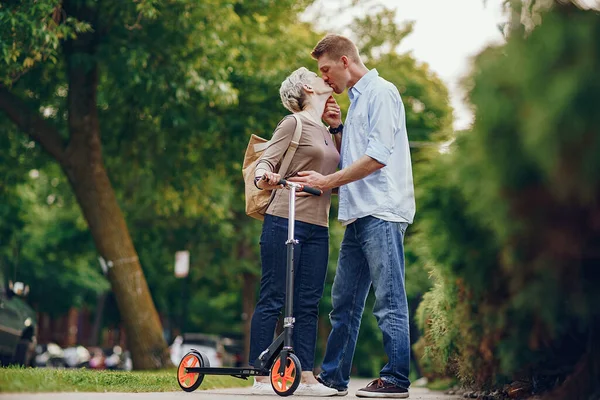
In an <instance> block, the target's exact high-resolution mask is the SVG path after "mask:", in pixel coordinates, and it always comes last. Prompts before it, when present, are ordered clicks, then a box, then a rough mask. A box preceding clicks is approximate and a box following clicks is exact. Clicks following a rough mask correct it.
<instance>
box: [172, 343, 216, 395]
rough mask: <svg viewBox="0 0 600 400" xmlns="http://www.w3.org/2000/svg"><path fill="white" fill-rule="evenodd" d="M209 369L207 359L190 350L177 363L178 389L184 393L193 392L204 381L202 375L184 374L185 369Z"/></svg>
mask: <svg viewBox="0 0 600 400" xmlns="http://www.w3.org/2000/svg"><path fill="white" fill-rule="evenodd" d="M196 367H210V365H209V362H208V358H207V357H204V356H203V355H202V354H201V353H200V352H199V351H197V350H192V351H190V352H189V353H187V354H186V355H185V356H183V358H182V359H181V361H180V362H179V367H178V368H177V383H179V387H180V388H181V389H183V390H184V391H186V392H193V391H194V390H196V389H198V387H200V385H201V384H202V381H203V380H204V374H198V373H194V372H186V370H185V369H186V368H196Z"/></svg>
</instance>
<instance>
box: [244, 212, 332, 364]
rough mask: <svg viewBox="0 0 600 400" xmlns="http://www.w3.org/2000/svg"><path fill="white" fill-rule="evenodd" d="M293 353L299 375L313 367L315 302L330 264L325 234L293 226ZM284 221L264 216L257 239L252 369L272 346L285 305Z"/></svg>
mask: <svg viewBox="0 0 600 400" xmlns="http://www.w3.org/2000/svg"><path fill="white" fill-rule="evenodd" d="M294 230H295V236H296V237H295V239H297V240H298V242H299V243H298V244H297V245H295V246H294V318H295V319H296V322H295V324H294V332H293V336H292V341H293V347H294V352H295V354H296V355H297V356H298V359H299V360H300V365H301V366H302V370H303V371H311V370H312V369H313V367H314V358H315V347H316V343H317V321H318V317H319V301H320V300H321V297H322V296H323V288H324V286H325V276H326V274H327V263H328V260H329V229H328V228H326V227H324V226H319V225H313V224H308V223H305V222H300V221H296V222H295V227H294ZM287 235H288V220H287V218H281V217H276V216H273V215H269V214H267V215H265V220H264V222H263V230H262V235H261V237H260V257H261V261H262V277H261V280H260V294H259V299H258V303H257V305H256V309H255V310H254V314H253V315H252V324H251V328H250V360H249V361H250V365H254V361H256V359H257V358H258V356H259V355H260V353H262V352H263V351H264V350H265V349H266V348H267V347H269V345H270V344H271V342H272V341H273V336H274V332H275V325H276V324H277V319H278V318H279V314H280V313H281V312H282V308H283V306H284V304H285V274H286V264H287V249H286V244H285V242H286V241H287Z"/></svg>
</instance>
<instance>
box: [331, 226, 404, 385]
mask: <svg viewBox="0 0 600 400" xmlns="http://www.w3.org/2000/svg"><path fill="white" fill-rule="evenodd" d="M407 226H408V224H407V223H404V222H388V221H383V220H381V219H378V218H374V217H370V216H368V217H364V218H359V219H358V220H356V221H355V222H353V223H352V224H350V225H348V226H347V227H346V232H345V233H344V239H343V241H342V247H341V249H340V259H339V261H338V267H337V271H336V274H335V279H334V282H333V288H332V290H331V298H332V299H331V300H332V304H333V311H331V314H330V315H329V318H330V320H331V325H332V330H331V333H330V334H329V339H328V340H327V349H326V351H325V358H324V360H323V365H322V372H321V374H320V378H321V379H322V380H323V381H324V382H325V383H326V384H327V385H328V386H331V387H334V388H336V389H345V388H347V387H348V383H349V382H350V369H351V367H352V359H353V357H354V350H355V349H356V340H357V338H358V331H359V328H360V321H361V317H362V314H363V311H364V308H365V301H366V299H367V295H368V293H369V288H370V287H371V283H373V288H374V290H375V307H374V308H373V314H374V315H375V318H376V319H377V324H378V325H379V329H381V332H382V333H383V346H384V349H385V352H386V354H387V356H388V363H387V364H386V365H385V366H384V367H383V369H382V370H381V372H380V377H381V379H383V380H385V381H387V382H390V383H393V384H395V385H397V386H401V387H404V388H408V387H409V386H410V381H409V380H408V370H409V364H410V337H409V328H408V304H407V301H406V291H405V289H404V246H403V241H404V233H405V231H406V228H407Z"/></svg>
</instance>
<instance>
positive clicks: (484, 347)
mask: <svg viewBox="0 0 600 400" xmlns="http://www.w3.org/2000/svg"><path fill="white" fill-rule="evenodd" d="M541 18H542V23H541V25H540V26H538V27H537V28H535V29H534V30H533V31H532V32H531V33H530V34H529V35H528V36H526V37H520V36H516V35H513V36H511V37H510V38H509V40H508V43H507V44H506V45H505V46H503V47H499V48H490V49H488V50H486V51H484V52H483V53H482V54H481V55H480V56H479V57H478V59H477V61H476V64H475V67H476V69H475V72H474V74H473V76H472V78H471V80H470V82H469V85H470V86H471V93H470V98H471V101H472V103H473V104H474V105H475V108H476V119H475V124H474V126H473V128H472V131H471V132H467V133H465V134H463V135H461V136H460V137H459V138H458V140H457V143H456V145H455V147H454V148H453V150H452V152H451V154H450V155H447V156H443V157H440V158H439V159H438V160H437V161H436V163H435V164H434V165H433V166H432V168H431V171H430V174H429V178H430V179H429V180H428V183H427V184H425V185H424V186H423V187H422V190H423V194H422V197H421V199H422V200H421V204H420V206H421V207H420V210H421V211H420V218H421V219H422V220H423V223H422V224H421V225H420V226H421V229H422V233H423V235H424V236H423V239H422V240H423V241H424V240H425V238H426V241H427V242H426V248H427V251H426V257H427V259H428V260H429V262H430V264H431V265H432V266H433V267H434V269H435V270H436V277H437V281H438V284H437V285H436V286H435V288H434V289H433V291H432V292H431V293H429V294H428V295H427V296H426V298H425V301H424V303H423V304H422V306H421V309H420V314H421V317H420V318H421V325H422V326H423V328H424V329H425V332H426V340H427V341H428V345H429V346H430V347H429V350H428V351H429V354H433V355H434V356H437V357H438V362H440V363H441V364H442V365H444V364H445V363H446V362H448V361H451V362H455V363H456V364H457V365H458V370H457V373H458V375H459V377H460V378H461V379H462V380H463V382H467V383H469V382H475V383H477V384H480V385H482V384H483V385H489V384H493V383H498V382H502V381H503V380H504V379H508V378H510V377H512V376H514V375H515V374H521V373H526V374H527V375H530V376H533V377H536V379H538V382H540V379H541V378H544V379H554V381H556V380H559V379H562V378H564V373H563V374H562V375H561V374H559V373H557V372H555V371H556V370H557V369H560V368H562V369H563V370H567V371H569V370H570V369H569V368H572V367H573V365H574V364H575V362H576V361H577V360H578V359H579V358H580V357H581V356H582V355H583V354H586V352H588V353H589V352H590V351H591V350H590V349H591V348H590V347H588V348H587V349H586V345H587V346H589V344H586V343H593V340H592V339H590V341H589V342H587V340H588V338H592V337H593V336H592V335H593V332H594V328H593V327H594V325H595V324H597V320H598V318H599V317H600V314H599V312H598V309H597V307H595V304H598V302H599V301H600V297H599V295H598V291H597V290H596V287H597V286H598V283H599V281H598V274H597V273H596V271H595V269H596V268H597V265H598V262H599V261H600V260H599V259H598V253H597V251H596V249H597V248H598V245H599V244H600V229H599V225H598V223H597V216H598V215H599V214H598V213H599V210H600V209H599V207H598V201H597V199H598V195H599V194H600V175H599V174H598V171H600V165H599V162H600V161H599V158H598V157H597V154H598V152H599V151H600V135H599V134H598V133H599V127H600V119H599V116H598V113H597V112H596V110H597V108H598V104H600V96H599V93H600V83H599V81H598V80H597V71H598V70H599V68H600V57H599V56H598V55H599V54H600V52H599V51H598V50H599V49H600V40H599V38H600V17H599V15H598V14H597V13H596V12H593V11H582V10H580V9H577V8H576V7H575V6H573V5H561V6H559V5H556V6H555V7H554V8H553V9H551V10H550V11H548V12H546V13H543V14H542V16H541ZM596 334H597V333H596ZM591 346H593V345H591ZM589 354H590V356H591V354H592V353H589ZM582 368H592V366H588V367H585V366H584V367H582ZM591 379H595V378H591Z"/></svg>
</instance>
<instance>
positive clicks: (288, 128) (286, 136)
mask: <svg viewBox="0 0 600 400" xmlns="http://www.w3.org/2000/svg"><path fill="white" fill-rule="evenodd" d="M295 130H296V119H295V118H292V117H291V116H288V117H286V118H284V119H283V120H282V121H280V122H279V125H277V128H275V132H273V137H272V138H271V140H270V141H269V142H270V143H269V147H267V149H266V150H265V152H264V153H263V155H262V157H261V158H260V160H259V161H258V163H257V164H256V169H255V171H254V176H260V175H262V174H258V175H257V172H259V171H260V170H266V171H269V172H277V171H279V167H280V165H281V160H282V159H283V155H284V154H285V152H286V151H287V149H288V147H289V146H290V142H291V141H292V137H293V136H294V131H295Z"/></svg>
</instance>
